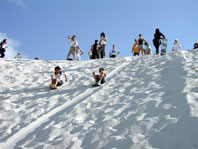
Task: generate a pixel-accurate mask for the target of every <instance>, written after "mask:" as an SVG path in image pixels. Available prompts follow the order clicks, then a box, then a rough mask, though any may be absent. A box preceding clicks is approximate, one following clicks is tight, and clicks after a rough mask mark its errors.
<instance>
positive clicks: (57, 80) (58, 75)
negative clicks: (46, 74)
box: [50, 66, 67, 89]
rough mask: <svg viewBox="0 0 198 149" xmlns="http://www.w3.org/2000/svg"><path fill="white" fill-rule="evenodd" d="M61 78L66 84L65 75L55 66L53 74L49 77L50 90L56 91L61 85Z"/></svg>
mask: <svg viewBox="0 0 198 149" xmlns="http://www.w3.org/2000/svg"><path fill="white" fill-rule="evenodd" d="M62 76H64V77H65V82H67V76H66V74H62V72H61V68H60V67H59V66H56V67H55V72H54V74H52V75H51V81H52V83H51V84H50V87H51V88H52V89H57V86H61V85H62V84H63V80H62Z"/></svg>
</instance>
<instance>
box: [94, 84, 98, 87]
mask: <svg viewBox="0 0 198 149" xmlns="http://www.w3.org/2000/svg"><path fill="white" fill-rule="evenodd" d="M92 86H93V87H98V86H100V85H99V84H93V85H92Z"/></svg>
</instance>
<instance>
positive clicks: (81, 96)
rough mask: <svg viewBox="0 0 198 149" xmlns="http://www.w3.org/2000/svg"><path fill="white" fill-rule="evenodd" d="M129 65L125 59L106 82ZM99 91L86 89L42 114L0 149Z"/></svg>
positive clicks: (10, 147) (13, 143) (12, 144)
mask: <svg viewBox="0 0 198 149" xmlns="http://www.w3.org/2000/svg"><path fill="white" fill-rule="evenodd" d="M129 63H131V59H130V60H127V59H126V62H124V63H123V64H121V65H120V66H119V67H117V68H115V69H114V70H113V71H112V72H110V73H109V74H108V76H107V78H108V80H111V79H112V78H113V76H114V75H116V73H118V72H119V71H120V70H121V69H122V68H124V67H126V66H127V65H129ZM109 82H110V81H108V82H107V83H106V85H105V86H108V84H109ZM105 86H102V88H104V87H105ZM99 90H101V87H100V88H88V89H87V90H85V91H84V92H83V93H81V94H79V95H78V96H76V97H75V98H73V99H72V100H71V101H69V102H66V103H65V104H63V105H61V106H59V107H56V108H55V109H53V110H51V111H50V112H48V113H46V114H44V115H43V116H41V117H40V118H38V119H37V120H36V121H34V122H32V123H30V124H29V125H28V126H26V127H24V128H22V129H21V130H19V131H18V132H17V133H15V134H14V135H13V136H11V137H10V138H8V139H7V140H6V141H5V142H4V143H0V148H2V149H12V148H14V147H15V145H16V144H17V143H18V142H19V141H21V140H23V139H24V138H25V137H26V136H27V135H29V134H30V133H32V132H34V131H35V130H36V129H37V128H39V127H40V126H41V125H42V124H44V123H46V122H48V121H51V120H52V119H50V118H51V117H53V116H54V115H56V114H58V113H59V112H61V111H66V110H67V109H69V108H70V107H74V106H76V105H78V104H79V103H81V102H83V101H84V100H86V99H87V97H89V96H90V95H93V94H96V93H97V91H99Z"/></svg>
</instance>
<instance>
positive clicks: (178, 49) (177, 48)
mask: <svg viewBox="0 0 198 149" xmlns="http://www.w3.org/2000/svg"><path fill="white" fill-rule="evenodd" d="M172 51H181V45H180V43H179V41H178V39H175V42H174V46H173V49H172Z"/></svg>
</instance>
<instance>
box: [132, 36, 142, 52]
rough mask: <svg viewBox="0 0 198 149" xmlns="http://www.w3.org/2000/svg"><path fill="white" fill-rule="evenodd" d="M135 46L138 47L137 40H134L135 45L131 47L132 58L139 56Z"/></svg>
mask: <svg viewBox="0 0 198 149" xmlns="http://www.w3.org/2000/svg"><path fill="white" fill-rule="evenodd" d="M137 46H138V41H137V39H135V43H134V44H133V47H132V53H133V56H136V55H138V56H139V55H140V51H139V49H138V47H137Z"/></svg>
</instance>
